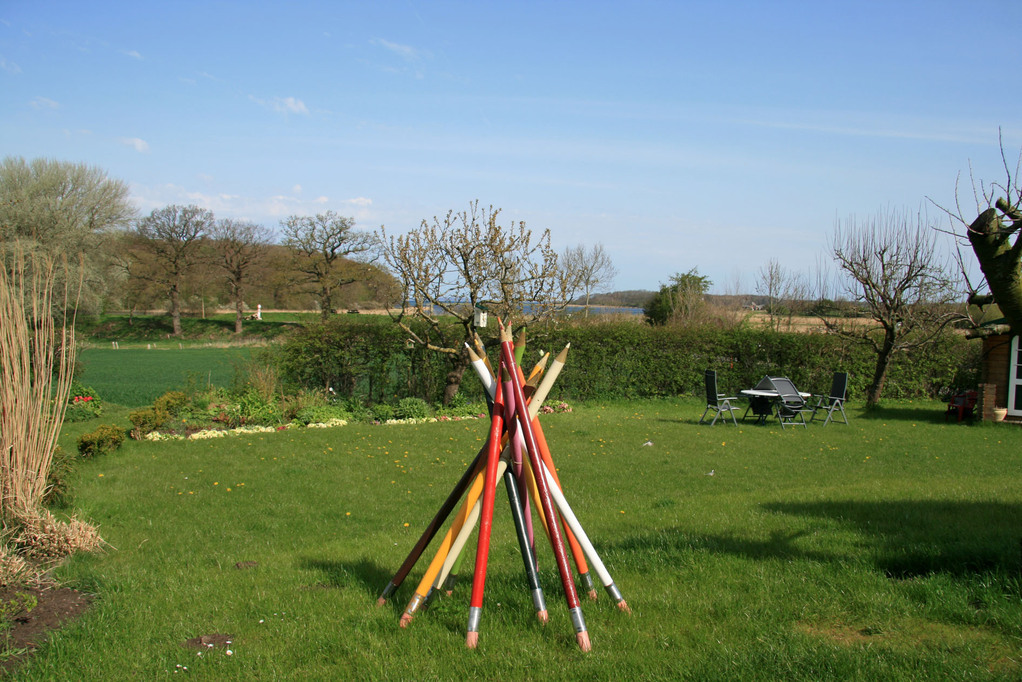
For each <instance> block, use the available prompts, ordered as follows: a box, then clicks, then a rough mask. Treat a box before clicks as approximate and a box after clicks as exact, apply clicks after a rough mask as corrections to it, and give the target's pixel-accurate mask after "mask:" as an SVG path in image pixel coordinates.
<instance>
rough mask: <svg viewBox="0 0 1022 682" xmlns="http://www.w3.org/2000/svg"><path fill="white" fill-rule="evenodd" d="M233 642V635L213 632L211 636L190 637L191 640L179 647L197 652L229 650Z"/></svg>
mask: <svg viewBox="0 0 1022 682" xmlns="http://www.w3.org/2000/svg"><path fill="white" fill-rule="evenodd" d="M233 641H234V635H225V634H222V633H219V632H214V633H213V634H211V635H200V636H199V637H192V638H191V639H188V640H185V641H184V642H182V643H181V646H183V647H185V648H186V649H197V650H199V651H208V650H209V649H230V648H231V642H233Z"/></svg>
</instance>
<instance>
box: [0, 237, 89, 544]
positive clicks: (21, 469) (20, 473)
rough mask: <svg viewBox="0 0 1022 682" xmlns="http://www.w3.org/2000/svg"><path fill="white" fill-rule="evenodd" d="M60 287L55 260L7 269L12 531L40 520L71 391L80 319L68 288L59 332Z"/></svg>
mask: <svg viewBox="0 0 1022 682" xmlns="http://www.w3.org/2000/svg"><path fill="white" fill-rule="evenodd" d="M54 288H55V278H54V265H53V261H52V260H50V259H44V258H42V257H38V256H37V257H33V258H32V262H31V268H29V267H27V264H26V260H25V257H24V254H21V253H15V254H14V257H13V259H12V261H11V270H10V272H8V271H7V268H4V267H0V520H2V522H3V524H4V526H5V527H7V526H10V525H11V524H15V525H17V524H19V521H20V520H21V519H25V518H31V517H32V516H34V515H36V514H38V511H37V510H38V509H39V507H40V505H41V501H42V499H43V494H44V493H45V491H46V477H47V474H48V473H49V470H50V463H51V460H52V457H53V451H54V449H55V446H56V441H57V436H58V435H59V434H60V428H61V425H62V424H63V421H64V411H65V409H66V408H67V401H68V397H69V395H70V392H71V379H72V369H73V367H74V360H75V342H74V326H73V325H74V320H73V317H72V319H71V320H69V319H68V315H67V312H66V311H67V310H68V305H67V303H68V302H69V301H70V298H69V296H68V289H67V288H66V286H65V289H64V291H63V297H64V298H63V301H62V303H63V305H62V306H61V309H62V310H63V311H64V312H63V313H62V320H61V325H60V327H59V328H58V327H57V324H56V321H55V319H54V313H53V308H52V304H53V295H54ZM80 292H81V284H80V283H79V293H80ZM69 322H70V324H69Z"/></svg>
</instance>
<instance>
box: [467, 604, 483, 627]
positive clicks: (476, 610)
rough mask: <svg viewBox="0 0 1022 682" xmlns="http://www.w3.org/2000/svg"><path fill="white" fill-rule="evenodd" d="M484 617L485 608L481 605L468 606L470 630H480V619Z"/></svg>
mask: <svg viewBox="0 0 1022 682" xmlns="http://www.w3.org/2000/svg"><path fill="white" fill-rule="evenodd" d="M482 617H483V609H482V607H479V606H470V607H469V608H468V631H469V632H479V619H480V618H482Z"/></svg>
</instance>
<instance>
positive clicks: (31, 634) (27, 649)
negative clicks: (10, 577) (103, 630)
mask: <svg viewBox="0 0 1022 682" xmlns="http://www.w3.org/2000/svg"><path fill="white" fill-rule="evenodd" d="M92 599H93V598H92V596H91V595H87V594H85V593H83V592H79V591H78V590H72V589H70V588H67V587H9V588H6V589H4V590H0V605H2V606H3V607H5V608H8V609H13V608H18V611H16V612H14V613H5V616H6V620H7V622H8V623H9V625H7V627H6V630H5V631H4V641H3V647H2V648H3V650H4V651H5V652H12V654H11V655H10V656H4V657H2V658H0V673H4V674H6V673H10V672H11V671H12V670H14V669H15V668H17V667H18V666H19V665H20V664H21V663H23V662H24V661H25V659H26V658H28V656H30V655H31V654H32V651H33V650H34V649H35V648H36V647H38V646H39V645H40V644H41V643H42V642H43V640H44V639H45V638H46V634H47V633H48V632H49V631H50V630H56V629H57V628H59V627H60V626H62V625H63V624H64V623H66V622H68V621H69V620H72V619H74V618H76V617H78V616H80V615H81V614H82V613H83V612H84V611H85V610H86V609H88V608H89V605H90V604H92ZM8 605H10V606H8Z"/></svg>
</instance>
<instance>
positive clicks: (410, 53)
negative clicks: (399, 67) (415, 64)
mask: <svg viewBox="0 0 1022 682" xmlns="http://www.w3.org/2000/svg"><path fill="white" fill-rule="evenodd" d="M372 43H373V45H379V46H380V47H382V48H384V49H385V50H390V51H391V52H393V53H394V54H396V55H397V56H399V57H401V58H402V59H406V60H408V61H417V60H419V59H420V58H421V57H420V56H419V51H418V50H416V49H415V48H414V47H412V46H410V45H401V44H399V43H392V42H390V41H389V40H384V39H383V38H376V39H374V40H373V41H372Z"/></svg>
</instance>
